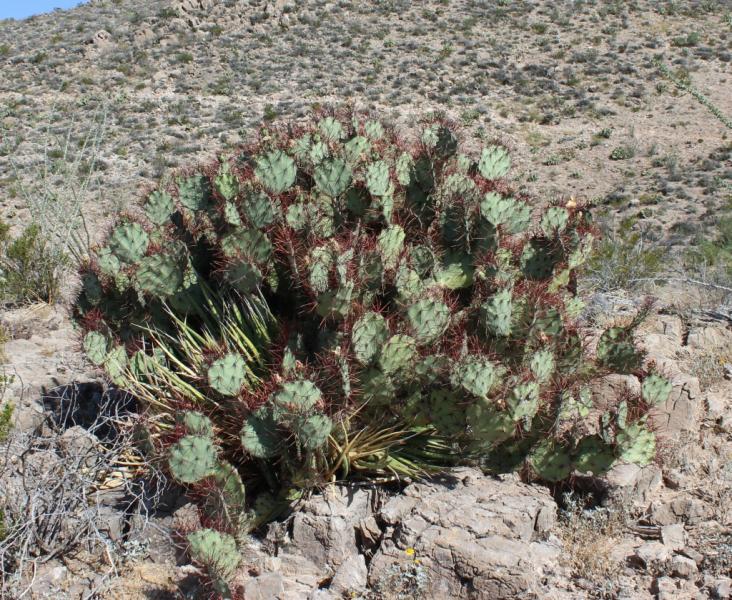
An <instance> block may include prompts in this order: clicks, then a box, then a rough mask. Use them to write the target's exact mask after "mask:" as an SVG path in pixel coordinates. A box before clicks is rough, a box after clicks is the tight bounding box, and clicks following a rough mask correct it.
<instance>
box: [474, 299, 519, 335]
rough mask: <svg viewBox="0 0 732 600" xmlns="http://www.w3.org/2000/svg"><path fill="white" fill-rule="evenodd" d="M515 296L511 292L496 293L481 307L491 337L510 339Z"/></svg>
mask: <svg viewBox="0 0 732 600" xmlns="http://www.w3.org/2000/svg"><path fill="white" fill-rule="evenodd" d="M512 299H513V296H512V294H511V290H508V289H506V290H501V291H500V292H496V293H495V294H494V295H493V296H492V297H491V298H490V299H489V300H487V301H486V302H484V303H483V305H482V306H481V313H482V315H483V322H484V323H485V326H486V329H487V330H488V332H489V333H490V334H491V335H494V336H498V337H508V336H509V335H511V324H512V322H513V302H512Z"/></svg>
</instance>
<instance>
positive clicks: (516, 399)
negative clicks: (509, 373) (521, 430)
mask: <svg viewBox="0 0 732 600" xmlns="http://www.w3.org/2000/svg"><path fill="white" fill-rule="evenodd" d="M506 403H507V404H508V407H509V409H510V412H511V415H513V418H514V420H515V421H519V420H521V419H529V420H530V419H533V418H534V415H535V414H536V411H537V410H538V408H539V386H538V385H537V384H536V382H534V381H530V382H528V383H520V384H518V385H517V386H516V387H515V388H513V390H512V391H511V394H510V395H509V396H508V398H507V399H506Z"/></svg>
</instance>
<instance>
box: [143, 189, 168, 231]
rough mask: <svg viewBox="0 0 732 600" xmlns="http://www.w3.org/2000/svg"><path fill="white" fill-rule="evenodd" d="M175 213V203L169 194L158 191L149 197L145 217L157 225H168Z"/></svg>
mask: <svg viewBox="0 0 732 600" xmlns="http://www.w3.org/2000/svg"><path fill="white" fill-rule="evenodd" d="M173 211H175V203H174V202H173V198H172V197H171V196H170V194H168V193H167V192H165V191H160V190H156V191H154V192H152V193H151V194H150V195H149V196H148V197H147V203H146V204H145V216H146V217H147V218H148V219H149V220H150V221H151V222H152V223H154V224H155V225H163V224H164V223H167V222H168V220H169V219H170V216H171V215H172V214H173Z"/></svg>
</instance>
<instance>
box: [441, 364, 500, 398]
mask: <svg viewBox="0 0 732 600" xmlns="http://www.w3.org/2000/svg"><path fill="white" fill-rule="evenodd" d="M498 380H499V372H498V370H497V369H496V367H495V366H494V365H493V363H492V362H491V361H490V360H488V359H487V358H485V357H483V356H471V355H468V356H466V357H464V358H462V359H461V360H460V361H459V362H458V363H457V364H456V365H455V366H454V368H453V372H452V374H451V375H450V382H451V383H452V385H453V386H455V387H459V388H462V389H463V390H465V391H466V392H468V393H470V394H472V395H473V396H476V397H478V398H484V399H485V398H487V397H488V394H489V393H490V391H491V389H492V388H493V386H494V385H495V384H496V383H497V382H498Z"/></svg>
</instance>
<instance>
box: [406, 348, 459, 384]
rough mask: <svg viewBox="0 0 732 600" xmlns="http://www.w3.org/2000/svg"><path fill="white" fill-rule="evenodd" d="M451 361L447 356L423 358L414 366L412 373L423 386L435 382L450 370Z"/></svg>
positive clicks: (437, 355) (439, 355)
mask: <svg viewBox="0 0 732 600" xmlns="http://www.w3.org/2000/svg"><path fill="white" fill-rule="evenodd" d="M451 366H452V365H451V361H450V359H449V358H448V357H447V356H443V355H441V354H435V355H432V356H425V357H424V358H423V359H422V360H420V361H419V362H418V363H417V364H416V365H415V366H414V373H415V375H416V376H417V377H418V378H419V380H420V381H421V382H422V383H423V384H424V385H431V384H433V383H435V382H437V381H438V380H439V379H440V378H441V377H442V376H443V375H444V374H445V373H447V372H448V371H449V370H450V368H451Z"/></svg>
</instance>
